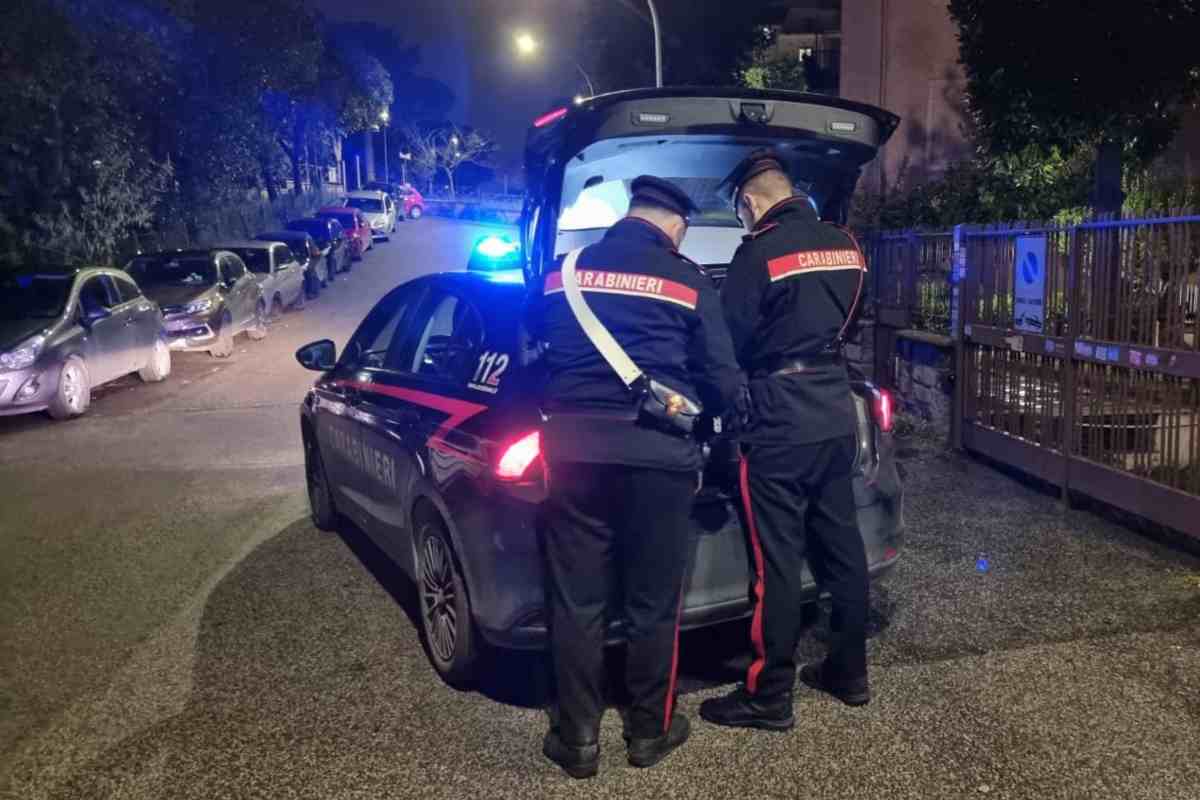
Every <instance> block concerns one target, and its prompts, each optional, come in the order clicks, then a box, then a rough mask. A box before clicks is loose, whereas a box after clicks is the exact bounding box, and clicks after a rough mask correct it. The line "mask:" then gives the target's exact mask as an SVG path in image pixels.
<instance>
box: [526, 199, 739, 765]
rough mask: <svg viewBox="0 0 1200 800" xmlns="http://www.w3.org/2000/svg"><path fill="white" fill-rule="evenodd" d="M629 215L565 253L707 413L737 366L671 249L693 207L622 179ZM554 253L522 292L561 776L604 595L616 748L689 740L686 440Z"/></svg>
mask: <svg viewBox="0 0 1200 800" xmlns="http://www.w3.org/2000/svg"><path fill="white" fill-rule="evenodd" d="M631 194H632V199H631V203H630V208H629V212H628V215H627V216H626V217H625V218H624V219H622V220H620V221H619V222H617V223H616V224H615V225H613V226H612V227H611V228H610V229H609V230H608V231H607V232H606V233H605V235H604V237H603V239H601V240H600V241H599V242H597V243H596V244H593V245H591V246H589V247H587V248H585V249H584V250H583V251H582V253H581V254H580V256H579V258H578V262H577V272H576V275H577V279H578V281H577V282H578V284H579V285H580V287H581V289H582V291H583V294H584V297H585V299H586V301H587V304H588V305H589V306H590V307H591V309H592V310H593V312H594V313H595V315H596V317H597V318H598V319H599V320H600V322H601V323H603V325H604V326H605V327H606V328H608V330H609V331H610V332H611V333H612V335H613V337H614V338H615V339H616V340H617V342H618V343H619V344H620V345H621V347H622V348H623V349H624V350H625V351H626V352H627V353H628V355H629V356H630V358H631V359H632V360H633V362H634V363H635V364H636V365H637V366H638V367H640V368H641V370H642V371H643V372H645V373H646V374H647V375H648V376H650V377H652V378H654V379H655V380H657V381H660V382H662V383H664V384H666V385H668V386H670V387H671V388H673V389H675V390H677V391H678V392H680V393H682V394H683V395H684V396H686V397H688V398H690V399H693V400H699V401H701V402H702V403H703V404H704V405H705V408H706V411H709V412H714V413H717V412H720V411H721V409H722V408H724V407H725V406H726V405H727V403H728V402H729V400H730V399H731V398H733V397H734V396H735V395H736V394H737V392H738V387H739V386H740V385H741V384H742V377H741V374H740V372H739V370H738V368H737V365H736V363H735V360H734V355H733V345H732V343H731V341H730V338H729V331H728V329H727V327H726V324H725V320H724V318H723V316H722V312H721V307H720V298H719V296H718V294H717V291H716V289H715V287H714V285H713V283H712V282H711V281H710V279H709V278H708V277H707V276H706V275H705V274H704V273H703V271H702V269H701V268H700V267H699V266H698V265H696V264H694V263H693V262H691V261H689V260H688V259H687V258H685V257H684V256H682V255H681V254H680V253H679V251H678V249H677V248H678V247H679V245H680V243H681V242H682V241H683V237H684V234H685V233H686V230H687V224H688V222H687V221H688V215H689V214H691V213H692V212H693V211H695V206H694V204H693V203H692V200H691V199H690V198H689V197H688V195H687V194H686V193H685V192H683V191H682V190H680V189H679V188H678V187H677V186H675V185H674V184H672V183H669V182H667V181H664V180H659V179H657V178H653V177H648V176H642V177H640V178H638V179H636V180H635V181H633V183H632V186H631ZM560 268H561V262H560V264H558V265H556V267H555V268H554V270H552V271H551V272H550V273H549V274H548V275H547V276H546V278H545V284H544V287H543V290H544V291H543V295H542V296H541V297H540V298H536V299H535V300H534V301H533V307H532V309H531V312H530V313H531V320H530V324H531V328H532V332H533V334H534V336H535V337H536V338H538V339H540V340H542V343H543V346H544V347H546V350H545V355H544V359H545V367H546V370H547V378H546V384H545V388H544V391H543V406H542V410H543V414H544V415H545V416H547V417H548V419H547V421H546V422H545V424H544V426H543V430H542V447H543V453H544V454H545V459H546V463H547V469H548V475H549V500H548V503H547V508H546V525H545V529H544V551H545V559H546V567H547V568H546V581H547V595H548V596H547V606H548V609H549V615H550V649H551V655H552V658H553V670H554V680H555V684H556V688H557V708H556V712H557V714H556V716H557V720H556V721H554V716H555V714H554V713H553V712H552V727H551V730H550V732H549V733H548V734H547V735H546V737H545V740H544V743H543V753H544V754H545V755H546V757H547V758H549V759H551V760H552V761H554V762H556V763H557V764H558V765H560V766H561V767H562V768H563V769H564V770H565V771H566V772H567V773H568V774H569V775H571V776H573V777H577V778H584V777H590V776H592V775H594V774H595V773H596V771H597V765H598V761H599V747H598V735H599V730H600V718H601V716H602V714H603V712H604V700H603V697H602V681H603V675H604V660H603V649H604V642H605V637H606V634H607V623H608V622H609V618H608V616H607V614H606V611H607V608H606V606H607V604H608V602H609V599H610V597H612V596H615V597H617V598H619V599H618V602H617V603H616V609H619V610H616V613H619V614H622V615H623V617H624V619H625V620H626V622H627V627H626V629H625V636H626V639H627V640H628V649H627V655H626V668H625V673H626V684H627V688H628V694H629V697H630V698H631V703H630V707H629V713H628V716H627V718H626V726H625V733H626V739H627V748H628V753H627V755H628V760H629V762H630V763H631V764H633V765H634V766H638V767H648V766H652V765H653V764H656V763H657V762H659V761H660V760H662V759H663V758H664V757H665V756H666V755H667V754H668V753H670V752H671V751H672V750H673V749H675V748H676V747H678V746H679V745H681V744H682V743H683V742H684V741H685V740H686V739H687V737H688V728H689V726H688V720H687V718H686V717H684V716H682V715H681V714H679V713H677V712H675V711H674V710H673V709H674V700H675V671H676V661H677V656H678V634H679V612H680V607H681V598H682V592H683V583H684V572H685V570H686V562H687V557H688V540H689V529H690V525H689V515H690V510H691V506H692V499H693V495H694V493H695V491H696V489H697V479H698V472H699V470H700V469H701V466H702V465H701V453H700V449H699V446H698V445H697V443H696V441H695V440H694V439H693V438H691V437H689V436H686V435H684V434H680V433H676V432H673V431H671V430H668V429H667V428H666V427H662V426H657V425H654V424H651V423H649V422H648V421H647V420H646V419H645V417H644V415H643V416H641V417H639V415H638V413H637V409H636V408H635V403H634V400H635V398H634V396H633V394H632V393H631V392H630V390H629V389H628V388H627V387H626V385H625V384H624V383H623V382H622V381H621V380H620V379H619V378H618V376H617V374H616V372H615V371H614V370H613V368H612V367H611V366H610V365H609V364H608V362H607V361H605V359H604V358H603V357H602V356H601V354H600V352H599V351H598V350H597V349H596V347H595V346H593V345H592V343H591V340H589V339H588V337H587V336H586V334H585V333H584V331H583V329H582V328H581V326H580V324H579V322H578V321H577V320H576V318H575V316H574V314H573V313H572V311H571V308H570V307H569V305H568V303H567V300H566V298H565V296H564V294H563V291H562V276H561V271H560Z"/></svg>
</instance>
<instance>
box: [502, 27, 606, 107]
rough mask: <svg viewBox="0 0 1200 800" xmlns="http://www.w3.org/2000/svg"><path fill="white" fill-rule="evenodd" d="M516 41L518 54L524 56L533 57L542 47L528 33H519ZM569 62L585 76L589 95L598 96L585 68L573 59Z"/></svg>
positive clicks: (584, 79) (584, 80)
mask: <svg viewBox="0 0 1200 800" xmlns="http://www.w3.org/2000/svg"><path fill="white" fill-rule="evenodd" d="M515 41H516V45H517V53H518V54H520V55H522V56H532V55H533V54H534V53H536V52H537V51H538V49H539V48H540V46H541V45H540V44H539V43H538V40H537V39H535V38H534V37H533V35H532V34H530V33H528V32H521V33H518V34H517V38H516V40H515ZM568 60H569V61H570V62H571V63H572V64H574V65H575V69H577V70H579V74H580V75H581V76H583V82H584V83H586V84H587V87H588V94H589V95H592V96H593V97H594V96H595V94H596V87H595V86H593V85H592V79H591V78H589V77H588V74H587V72H586V71H585V70H584V69H583V66H582V65H581V64H580V63H579V62H578V61H576V60H575V59H573V58H570V57H568Z"/></svg>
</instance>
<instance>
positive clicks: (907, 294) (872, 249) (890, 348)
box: [862, 231, 954, 384]
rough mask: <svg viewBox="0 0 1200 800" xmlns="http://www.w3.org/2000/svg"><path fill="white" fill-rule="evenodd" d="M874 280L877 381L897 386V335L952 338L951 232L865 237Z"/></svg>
mask: <svg viewBox="0 0 1200 800" xmlns="http://www.w3.org/2000/svg"><path fill="white" fill-rule="evenodd" d="M862 245H863V251H864V253H865V254H866V256H867V265H868V275H869V276H870V281H871V283H870V296H869V297H870V302H869V303H868V304H867V314H869V315H870V316H871V317H872V318H873V320H874V323H875V329H874V351H875V364H874V370H875V372H874V375H875V379H876V380H878V381H881V382H883V383H887V384H891V383H893V382H894V380H895V375H893V374H892V370H893V359H892V358H891V355H892V354H893V353H894V352H895V350H896V336H897V334H898V333H899V332H900V331H902V330H919V331H925V332H927V333H934V334H941V335H946V336H948V335H949V333H950V281H949V278H950V267H951V258H952V256H953V245H954V241H953V236H952V235H951V234H949V233H928V232H917V231H902V232H892V233H880V234H872V235H868V236H866V237H864V238H863V240H862Z"/></svg>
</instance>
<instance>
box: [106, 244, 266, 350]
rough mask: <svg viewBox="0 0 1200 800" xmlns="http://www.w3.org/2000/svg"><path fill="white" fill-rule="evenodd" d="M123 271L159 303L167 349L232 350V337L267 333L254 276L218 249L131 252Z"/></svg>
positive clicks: (260, 337)
mask: <svg viewBox="0 0 1200 800" xmlns="http://www.w3.org/2000/svg"><path fill="white" fill-rule="evenodd" d="M125 270H126V271H127V272H128V273H130V274H131V275H132V276H133V277H134V278H135V279H136V280H137V282H138V284H139V285H140V286H141V287H142V288H143V289H144V290H145V292H146V294H147V296H149V297H151V298H153V299H154V301H155V302H157V303H158V304H159V306H160V307H161V308H162V315H163V318H164V326H165V327H166V329H167V342H168V343H169V344H170V345H171V349H172V350H207V351H208V352H209V354H210V355H212V356H213V357H215V358H228V357H229V356H231V355H233V337H235V336H237V335H238V334H239V333H242V332H245V333H246V334H247V335H249V337H250V338H251V339H262V338H263V337H265V336H266V335H267V303H266V300H265V299H264V298H263V293H262V289H261V288H260V287H259V285H258V281H257V280H255V278H254V275H253V274H252V273H251V272H250V271H249V270H247V269H246V265H245V264H243V263H242V260H241V259H240V258H238V257H237V256H236V255H235V254H233V253H230V252H229V251H227V250H220V249H198V250H170V251H166V252H162V253H146V254H143V255H139V256H137V257H135V258H134V259H133V260H132V261H130V262H129V264H127V265H126V267H125Z"/></svg>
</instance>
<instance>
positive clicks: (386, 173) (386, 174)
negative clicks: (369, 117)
mask: <svg viewBox="0 0 1200 800" xmlns="http://www.w3.org/2000/svg"><path fill="white" fill-rule="evenodd" d="M391 116H392V115H391V114H389V113H388V110H387V109H386V108H385V109H384V110H383V111H381V112H379V119H381V120H383V182H384V183H391V182H392V179H391V171H390V170H389V169H388V146H387V131H388V120H389V119H391Z"/></svg>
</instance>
